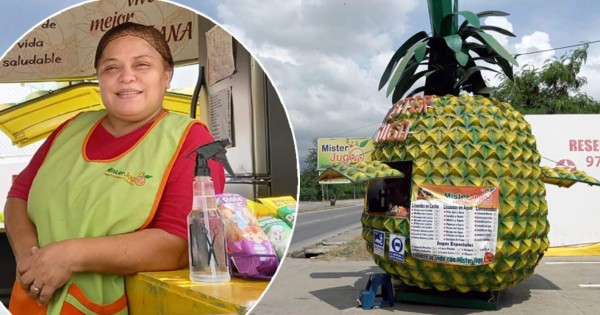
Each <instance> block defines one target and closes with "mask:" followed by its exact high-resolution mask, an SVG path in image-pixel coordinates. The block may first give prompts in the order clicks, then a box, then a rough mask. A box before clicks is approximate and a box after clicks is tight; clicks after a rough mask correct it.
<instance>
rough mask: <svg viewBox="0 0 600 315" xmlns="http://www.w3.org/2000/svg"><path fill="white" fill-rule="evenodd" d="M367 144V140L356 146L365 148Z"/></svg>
mask: <svg viewBox="0 0 600 315" xmlns="http://www.w3.org/2000/svg"><path fill="white" fill-rule="evenodd" d="M367 143H369V139H367V140H363V141H362V142H361V143H359V144H358V146H359V147H361V148H364V147H366V146H367Z"/></svg>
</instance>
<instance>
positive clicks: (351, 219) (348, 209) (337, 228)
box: [289, 205, 363, 253]
mask: <svg viewBox="0 0 600 315" xmlns="http://www.w3.org/2000/svg"><path fill="white" fill-rule="evenodd" d="M362 211H363V208H362V205H359V206H356V205H347V206H341V207H336V208H334V209H326V210H315V211H309V212H300V213H298V217H297V218H296V228H295V230H294V235H293V236H292V242H291V244H290V250H289V253H293V252H295V251H298V250H301V249H303V248H305V247H307V246H310V245H313V244H316V243H318V242H320V241H321V240H323V239H325V238H327V237H330V236H332V235H336V234H339V233H341V232H344V231H347V230H350V229H352V228H356V227H358V226H360V215H361V213H362Z"/></svg>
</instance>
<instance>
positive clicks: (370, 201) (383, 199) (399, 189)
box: [365, 161, 412, 216]
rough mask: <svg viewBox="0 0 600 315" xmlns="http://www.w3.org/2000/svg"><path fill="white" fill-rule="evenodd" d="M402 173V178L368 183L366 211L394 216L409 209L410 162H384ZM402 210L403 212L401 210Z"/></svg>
mask: <svg viewBox="0 0 600 315" xmlns="http://www.w3.org/2000/svg"><path fill="white" fill-rule="evenodd" d="M386 164H387V165H389V166H390V167H392V168H394V169H396V170H398V171H400V172H402V173H403V174H404V178H386V179H375V180H371V181H369V184H368V185H367V194H366V197H365V198H367V200H366V206H367V208H366V211H367V212H371V213H382V214H383V213H385V214H387V215H393V216H396V215H398V214H399V213H400V212H402V211H405V212H408V209H409V208H410V195H411V189H410V188H411V175H412V161H400V162H386ZM402 209H404V210H402Z"/></svg>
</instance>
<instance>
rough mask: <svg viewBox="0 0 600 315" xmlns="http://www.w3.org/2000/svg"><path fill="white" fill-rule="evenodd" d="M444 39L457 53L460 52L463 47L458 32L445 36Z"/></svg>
mask: <svg viewBox="0 0 600 315" xmlns="http://www.w3.org/2000/svg"><path fill="white" fill-rule="evenodd" d="M444 41H446V45H447V46H448V48H450V49H452V51H454V52H455V53H458V52H460V50H461V49H462V38H460V36H458V35H457V34H454V35H448V36H444Z"/></svg>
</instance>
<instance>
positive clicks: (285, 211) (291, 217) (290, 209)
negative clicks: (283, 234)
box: [258, 196, 296, 227]
mask: <svg viewBox="0 0 600 315" xmlns="http://www.w3.org/2000/svg"><path fill="white" fill-rule="evenodd" d="M258 200H260V202H262V203H263V204H264V205H265V206H267V207H269V208H271V209H274V210H275V211H276V212H277V216H278V217H279V218H281V219H282V220H283V221H285V223H287V224H288V225H289V226H290V227H293V226H294V221H295V220H296V200H295V199H294V198H293V197H291V196H283V197H272V198H258Z"/></svg>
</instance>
